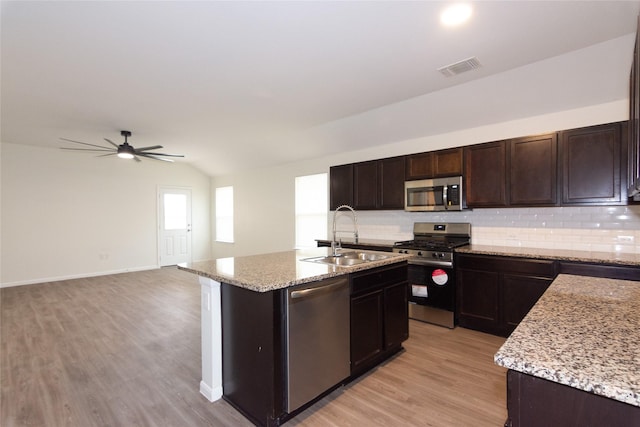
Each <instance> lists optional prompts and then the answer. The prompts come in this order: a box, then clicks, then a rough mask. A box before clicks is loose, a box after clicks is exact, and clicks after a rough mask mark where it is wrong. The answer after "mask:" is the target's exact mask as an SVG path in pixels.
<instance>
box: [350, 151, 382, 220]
mask: <svg viewBox="0 0 640 427" xmlns="http://www.w3.org/2000/svg"><path fill="white" fill-rule="evenodd" d="M376 206H378V161H377V160H373V161H370V162H361V163H355V164H354V165H353V208H354V209H361V210H362V209H375V208H376Z"/></svg>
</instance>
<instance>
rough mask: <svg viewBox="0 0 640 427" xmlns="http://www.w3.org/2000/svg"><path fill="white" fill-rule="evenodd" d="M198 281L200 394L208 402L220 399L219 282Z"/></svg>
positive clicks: (205, 278) (220, 327)
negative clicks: (200, 364)
mask: <svg viewBox="0 0 640 427" xmlns="http://www.w3.org/2000/svg"><path fill="white" fill-rule="evenodd" d="M198 279H199V281H200V303H201V309H200V312H201V315H200V316H201V317H200V322H201V334H202V336H201V341H202V349H201V352H202V380H201V381H200V393H202V395H203V396H204V397H206V398H207V399H208V400H209V401H210V402H215V401H216V400H218V399H220V398H221V397H222V320H221V306H220V282H216V281H215V280H213V279H209V278H208V277H203V276H198Z"/></svg>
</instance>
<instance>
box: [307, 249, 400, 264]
mask: <svg viewBox="0 0 640 427" xmlns="http://www.w3.org/2000/svg"><path fill="white" fill-rule="evenodd" d="M391 256H392V255H384V254H379V253H372V252H357V251H353V252H341V253H339V254H338V256H333V255H328V256H321V257H313V258H304V259H302V260H301V261H307V262H317V263H320V264H331V265H338V266H341V267H344V266H351V265H358V264H362V263H365V262H371V261H380V260H383V259H387V258H390V257H391Z"/></svg>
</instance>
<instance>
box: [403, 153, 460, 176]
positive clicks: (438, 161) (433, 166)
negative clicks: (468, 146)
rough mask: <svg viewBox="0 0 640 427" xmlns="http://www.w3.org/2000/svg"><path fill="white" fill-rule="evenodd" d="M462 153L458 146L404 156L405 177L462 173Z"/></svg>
mask: <svg viewBox="0 0 640 427" xmlns="http://www.w3.org/2000/svg"><path fill="white" fill-rule="evenodd" d="M462 153H463V150H462V148H461V147H460V148H452V149H448V150H439V151H430V152H427V153H419V154H412V155H409V156H406V179H407V181H411V180H414V179H427V178H437V177H445V176H457V175H462Z"/></svg>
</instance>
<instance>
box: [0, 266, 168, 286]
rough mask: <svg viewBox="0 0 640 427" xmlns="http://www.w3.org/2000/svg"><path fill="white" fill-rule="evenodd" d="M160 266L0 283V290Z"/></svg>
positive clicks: (151, 268)
mask: <svg viewBox="0 0 640 427" xmlns="http://www.w3.org/2000/svg"><path fill="white" fill-rule="evenodd" d="M159 268H160V266H158V265H148V266H143V267H133V268H123V269H118V270H110V271H100V272H95V273H82V274H70V275H67V276H58V277H43V278H40V279H28V280H18V281H15V282H4V283H0V288H11V287H13V286H24V285H36V284H38V283H49V282H60V281H62V280H73V279H84V278H85V277H98V276H108V275H110V274H121V273H131V272H134V271H146V270H157V269H159Z"/></svg>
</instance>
